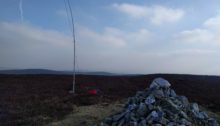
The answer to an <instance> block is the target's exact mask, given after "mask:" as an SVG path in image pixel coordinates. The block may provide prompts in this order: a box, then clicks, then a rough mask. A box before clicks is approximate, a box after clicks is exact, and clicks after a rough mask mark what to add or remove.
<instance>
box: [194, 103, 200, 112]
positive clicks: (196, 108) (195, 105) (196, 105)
mask: <svg viewBox="0 0 220 126" xmlns="http://www.w3.org/2000/svg"><path fill="white" fill-rule="evenodd" d="M192 110H194V111H196V112H199V106H198V104H197V103H193V104H192Z"/></svg>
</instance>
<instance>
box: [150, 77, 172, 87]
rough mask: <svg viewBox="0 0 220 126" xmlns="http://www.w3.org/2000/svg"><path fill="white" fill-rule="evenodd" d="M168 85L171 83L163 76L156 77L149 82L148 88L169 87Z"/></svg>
mask: <svg viewBox="0 0 220 126" xmlns="http://www.w3.org/2000/svg"><path fill="white" fill-rule="evenodd" d="M170 86H171V84H170V83H169V82H168V81H167V80H165V79H163V78H156V79H154V80H153V82H152V83H151V85H150V88H158V87H159V88H160V87H161V88H169V87H170Z"/></svg>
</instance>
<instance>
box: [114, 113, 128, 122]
mask: <svg viewBox="0 0 220 126" xmlns="http://www.w3.org/2000/svg"><path fill="white" fill-rule="evenodd" d="M124 115H125V113H124V112H123V113H120V114H117V115H114V116H113V117H112V119H113V121H119V120H120V119H121V118H123V116H124Z"/></svg>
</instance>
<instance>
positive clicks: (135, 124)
mask: <svg viewBox="0 0 220 126" xmlns="http://www.w3.org/2000/svg"><path fill="white" fill-rule="evenodd" d="M129 126H137V122H130V123H129Z"/></svg>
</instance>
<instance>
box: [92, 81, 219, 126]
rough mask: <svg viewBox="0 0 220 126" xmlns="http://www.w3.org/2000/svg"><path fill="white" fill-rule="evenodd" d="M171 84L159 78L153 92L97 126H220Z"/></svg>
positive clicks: (133, 100) (130, 101)
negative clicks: (179, 94) (178, 93)
mask: <svg viewBox="0 0 220 126" xmlns="http://www.w3.org/2000/svg"><path fill="white" fill-rule="evenodd" d="M170 86H171V84H170V83H169V82H168V81H167V80H164V79H163V78H156V79H154V80H153V82H152V83H151V85H150V88H149V89H146V90H144V91H138V92H137V93H136V95H135V96H134V97H131V98H129V99H128V102H127V103H126V104H125V107H124V109H123V111H122V112H120V113H117V114H115V115H113V116H111V117H108V118H106V119H105V120H104V121H103V122H101V123H100V124H98V125H96V126H219V124H218V122H217V121H216V120H215V119H213V118H210V117H209V116H208V115H207V114H206V112H203V111H201V110H200V109H199V107H198V104H197V103H189V101H188V99H187V98H186V97H185V96H178V95H177V94H176V93H175V91H174V90H173V89H171V88H170Z"/></svg>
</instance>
